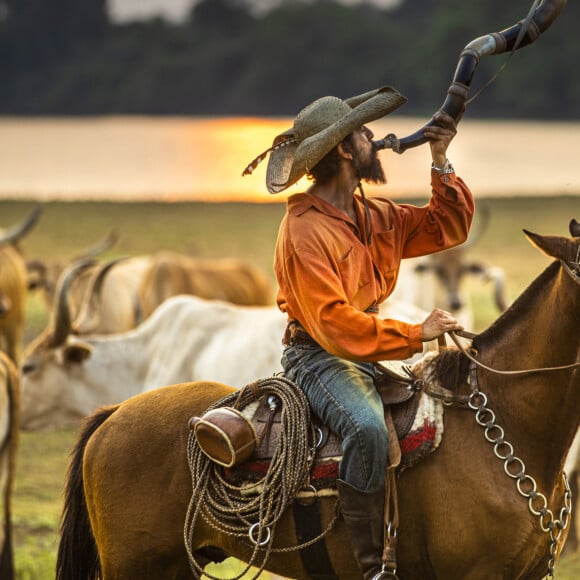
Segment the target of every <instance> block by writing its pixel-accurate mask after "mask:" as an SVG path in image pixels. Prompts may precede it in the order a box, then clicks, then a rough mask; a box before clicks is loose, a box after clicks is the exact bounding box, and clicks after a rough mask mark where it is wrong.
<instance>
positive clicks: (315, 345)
mask: <svg viewBox="0 0 580 580" xmlns="http://www.w3.org/2000/svg"><path fill="white" fill-rule="evenodd" d="M405 100H406V99H405V98H404V97H403V96H402V95H401V94H399V93H398V92H397V91H396V90H394V89H392V88H390V87H383V88H380V89H377V90H374V91H371V92H368V93H365V94H363V95H359V96H356V97H353V98H351V99H347V100H346V101H343V100H341V99H339V98H336V97H330V96H328V97H323V98H320V99H318V100H316V101H315V102H314V103H312V104H310V105H309V106H307V107H306V108H305V109H303V110H302V111H301V112H300V113H299V114H298V116H297V117H296V119H295V121H294V125H293V127H292V128H290V129H288V130H287V131H285V132H284V133H282V134H281V135H279V136H277V137H276V138H275V140H274V143H273V146H272V148H270V149H269V150H268V151H267V152H265V153H264V154H262V155H261V156H259V157H258V158H257V160H256V161H255V162H254V163H253V165H251V166H250V167H249V168H248V170H247V171H246V172H251V170H252V169H253V168H254V167H255V165H257V163H258V162H259V161H261V160H262V159H264V157H265V155H266V154H267V153H269V154H270V158H269V162H268V169H267V177H266V185H267V188H268V191H270V193H277V192H281V191H283V190H285V189H287V188H288V187H290V186H291V185H293V184H295V183H296V182H297V181H298V180H299V179H300V178H301V177H303V176H304V175H306V176H307V177H308V178H309V179H311V180H312V182H313V183H312V185H311V186H310V187H309V188H308V189H307V190H306V192H304V193H297V194H294V195H291V196H290V197H289V198H288V205H287V210H286V214H285V216H284V218H283V220H282V222H281V225H280V229H279V234H278V240H277V244H276V251H275V262H274V269H275V273H276V277H277V281H278V284H279V289H278V294H277V303H278V306H279V308H280V309H281V310H282V312H284V313H286V314H287V316H288V325H287V328H286V333H285V336H284V344H285V349H284V354H283V359H282V364H283V367H284V371H285V374H286V377H287V378H288V379H290V380H292V381H295V382H296V383H297V384H298V385H299V386H300V387H301V388H302V389H303V391H304V393H305V394H306V396H307V398H308V400H309V402H310V405H311V407H312V410H313V412H314V413H315V414H316V415H318V417H319V418H320V419H321V420H322V421H323V422H324V423H326V424H327V425H328V426H329V427H330V429H332V430H333V431H334V432H335V433H337V434H338V435H339V436H340V437H341V438H342V441H343V443H342V445H343V449H342V451H343V455H342V461H341V463H340V467H339V480H338V482H337V486H338V492H339V498H340V504H341V509H342V515H343V517H344V520H345V523H346V526H347V533H348V537H349V540H350V543H351V547H352V550H353V552H354V555H355V557H356V559H357V561H358V564H359V567H360V570H361V573H362V576H363V578H365V579H367V578H374V577H376V578H379V577H380V576H381V566H382V561H381V552H382V550H383V536H384V527H385V526H384V509H383V507H382V506H384V502H385V474H386V469H387V457H388V437H387V428H386V426H385V420H384V407H383V402H382V400H381V398H380V396H379V394H378V392H377V390H376V388H375V386H374V382H373V381H374V378H375V367H374V365H373V362H376V361H381V360H389V359H390V360H394V359H399V360H401V359H406V358H408V357H410V356H412V355H413V354H415V353H418V352H421V351H422V349H423V344H422V343H423V342H425V341H430V340H433V339H435V338H437V337H439V336H441V335H442V334H443V333H445V332H448V331H454V330H462V327H461V326H460V325H459V323H458V322H457V320H456V319H455V318H454V317H453V316H452V315H451V314H450V313H448V312H445V311H443V310H440V309H436V310H434V311H433V312H431V314H430V315H429V316H428V317H427V318H426V319H425V320H424V322H423V323H422V324H407V323H404V322H401V321H398V320H390V319H381V318H379V316H378V305H379V304H380V303H381V302H383V301H384V300H385V299H386V298H388V296H389V295H390V294H391V293H392V291H393V289H394V286H395V283H396V281H397V273H398V270H399V266H400V264H401V260H402V259H404V258H411V257H415V256H422V255H426V254H431V253H433V252H438V251H441V250H445V249H447V248H451V247H454V246H456V245H458V244H461V243H462V242H464V241H465V240H466V239H467V236H468V233H469V228H470V225H471V221H472V218H473V213H474V203H473V197H472V194H471V192H470V191H469V189H468V187H467V186H466V185H465V183H464V182H463V181H462V180H461V179H460V178H459V177H457V176H456V174H455V171H454V168H453V166H452V165H451V163H450V162H449V160H448V159H447V148H448V147H449V144H450V143H451V141H452V139H453V137H454V136H455V135H456V133H457V131H456V123H455V121H454V119H453V118H452V117H451V116H450V115H448V114H447V113H445V112H443V111H440V112H438V113H437V114H436V115H435V116H434V118H433V121H434V122H433V123H432V124H430V125H429V126H426V127H425V129H424V137H425V138H426V139H427V140H428V141H429V144H430V148H431V157H432V161H433V163H432V166H431V198H430V200H429V203H428V204H427V205H426V206H424V207H416V206H413V205H408V204H397V203H394V202H393V201H392V200H390V199H388V198H387V197H373V198H372V199H367V198H366V197H365V195H364V192H363V188H362V182H363V181H365V182H369V183H379V184H380V183H386V181H387V180H386V177H385V174H384V171H383V168H382V166H381V162H380V160H379V158H378V155H377V152H378V148H377V146H376V144H375V143H374V142H373V141H372V139H373V133H372V131H371V130H370V129H369V128H368V127H367V126H366V124H367V123H370V122H372V121H375V120H377V119H380V118H382V117H383V116H385V115H387V114H389V113H391V112H392V111H394V110H395V109H396V108H398V107H399V106H401V105H402V104H403V103H404V102H405ZM357 189H358V193H357V192H356V190H357Z"/></svg>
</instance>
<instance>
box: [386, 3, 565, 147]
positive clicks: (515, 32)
mask: <svg viewBox="0 0 580 580" xmlns="http://www.w3.org/2000/svg"><path fill="white" fill-rule="evenodd" d="M566 2H567V0H543V2H541V4H540V5H539V6H538V7H537V8H536V9H535V10H534V11H533V13H531V14H529V15H528V17H527V18H524V19H522V20H520V21H519V22H518V23H517V24H514V25H513V26H511V27H510V28H506V29H504V30H502V31H500V32H492V33H490V34H486V35H484V36H480V37H478V38H476V39H474V40H472V41H471V42H469V43H468V44H467V45H466V46H465V48H464V49H463V51H462V52H461V54H460V56H459V61H458V63H457V67H456V69H455V75H454V77H453V82H452V83H451V85H450V86H449V89H448V91H447V98H446V99H445V102H444V103H443V105H442V107H441V110H442V111H444V112H446V113H448V114H449V115H451V117H453V118H454V119H455V121H456V122H459V120H460V119H461V117H462V115H463V111H464V109H465V104H466V101H467V96H468V94H469V89H470V87H471V81H472V79H473V75H474V73H475V69H476V68H477V66H478V65H479V61H480V59H481V57H482V56H486V55H493V54H502V53H505V52H513V51H514V50H517V49H519V48H522V47H524V46H527V45H528V44H531V43H532V42H534V41H535V40H536V39H537V38H538V37H539V36H540V35H541V34H542V32H544V31H545V30H546V29H547V28H548V27H549V26H550V25H551V24H552V22H554V20H556V18H557V17H558V15H559V14H560V12H561V11H562V9H563V8H564V6H565V5H566ZM435 123H436V121H435V120H433V119H431V121H429V122H428V123H427V124H426V125H425V126H424V127H422V128H421V129H419V130H418V131H416V132H415V133H413V134H412V135H409V136H407V137H404V138H402V139H397V137H396V135H393V134H392V133H390V134H389V135H387V136H386V137H385V138H384V139H379V140H378V141H375V147H376V148H377V149H392V150H393V151H395V153H404V152H405V151H406V150H407V149H409V148H411V147H417V146H418V145H422V144H423V143H426V142H427V138H426V137H425V134H424V132H425V129H426V128H427V127H429V126H431V125H434V124H435Z"/></svg>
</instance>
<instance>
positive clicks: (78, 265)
mask: <svg viewBox="0 0 580 580" xmlns="http://www.w3.org/2000/svg"><path fill="white" fill-rule="evenodd" d="M94 264H95V261H94V260H82V261H80V262H75V263H74V264H71V265H70V266H69V267H68V268H67V269H66V270H65V271H64V272H63V273H62V275H61V277H60V278H59V282H58V286H57V289H56V297H55V301H54V308H53V314H52V316H53V319H52V333H51V338H50V341H49V343H50V346H53V347H55V346H59V345H61V344H63V343H64V341H65V340H66V337H67V336H68V335H69V334H70V332H71V330H72V323H71V315H70V308H69V304H68V293H69V289H70V287H71V284H72V283H73V281H74V279H75V278H76V277H77V276H79V274H80V273H81V272H83V271H84V270H86V269H87V268H89V267H90V266H93V265H94Z"/></svg>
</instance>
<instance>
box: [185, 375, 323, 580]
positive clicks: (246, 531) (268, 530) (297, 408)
mask: <svg viewBox="0 0 580 580" xmlns="http://www.w3.org/2000/svg"><path fill="white" fill-rule="evenodd" d="M271 394H274V395H276V396H277V397H278V398H279V399H280V400H281V401H282V407H281V422H282V429H281V430H280V439H279V441H278V443H277V446H276V449H275V451H274V456H273V457H272V461H271V463H270V466H269V468H268V470H267V472H266V474H265V475H264V477H263V478H261V479H260V480H259V481H258V482H254V483H250V484H242V485H240V486H236V485H232V484H231V483H230V482H228V481H227V480H226V479H225V477H224V471H223V467H221V466H220V465H218V464H217V463H214V462H213V461H211V460H210V459H209V458H208V457H207V456H206V455H205V454H204V453H203V452H202V451H201V449H200V447H199V445H198V444H197V440H196V439H195V435H194V433H193V431H191V432H190V434H189V439H188V445H187V458H188V464H189V468H190V471H191V478H192V487H193V492H192V496H191V500H190V502H189V506H188V509H187V515H186V519H185V527H184V532H183V535H184V541H185V548H186V550H187V553H188V556H189V564H190V567H191V571H192V572H193V575H194V577H201V576H202V575H205V576H207V577H208V578H212V579H214V580H217V578H216V577H215V576H212V575H211V574H209V573H207V572H204V571H203V568H202V567H201V566H200V565H199V563H198V562H197V560H196V558H195V555H194V553H193V550H192V548H191V546H192V540H193V536H194V533H195V525H196V522H197V521H198V520H199V518H200V517H201V518H203V520H204V521H205V522H206V523H207V524H208V525H209V526H210V527H211V528H213V529H214V530H216V531H217V532H218V533H226V534H229V535H232V536H235V537H238V538H244V539H249V541H248V545H251V544H253V550H252V556H251V559H250V560H249V561H248V563H247V567H246V568H245V570H244V571H243V572H241V573H240V574H239V575H238V576H235V578H233V579H232V580H237V579H239V578H241V577H242V576H244V574H246V573H247V572H248V570H249V568H250V567H251V566H256V561H257V559H258V554H259V553H260V552H261V553H262V559H261V562H260V564H259V570H258V572H257V574H256V575H255V576H254V578H257V577H258V576H259V575H260V573H261V572H262V571H263V570H264V567H265V565H266V563H267V561H268V557H269V555H270V552H271V551H272V544H273V540H274V534H275V530H276V523H277V522H278V520H279V519H280V518H281V517H282V515H283V514H284V512H285V511H286V509H287V508H288V507H289V506H290V504H291V503H292V502H293V501H294V499H295V497H296V495H297V493H298V492H299V491H300V490H301V489H302V488H303V487H304V485H305V482H306V481H307V479H308V474H309V473H310V469H311V467H312V462H313V460H314V451H315V449H314V445H313V441H314V432H313V428H312V427H311V421H310V407H309V405H308V400H307V399H306V396H305V395H304V393H303V392H302V391H301V390H300V389H299V388H298V387H297V385H295V384H294V383H293V382H291V381H289V380H288V379H286V378H284V377H270V378H267V379H261V380H259V381H256V382H255V383H252V384H251V385H248V386H246V387H244V389H242V390H241V391H238V392H236V393H232V394H231V395H228V396H227V397H225V398H223V399H220V400H219V401H217V402H216V403H214V404H213V405H212V406H211V407H209V408H208V410H210V409H215V408H218V407H226V406H233V405H234V403H235V406H236V407H238V408H239V409H243V408H244V407H246V406H247V405H248V404H250V403H252V402H254V401H256V400H258V399H259V398H261V397H263V396H264V395H271Z"/></svg>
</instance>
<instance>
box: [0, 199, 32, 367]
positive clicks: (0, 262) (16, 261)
mask: <svg viewBox="0 0 580 580" xmlns="http://www.w3.org/2000/svg"><path fill="white" fill-rule="evenodd" d="M41 213H42V206H40V205H38V206H36V207H35V208H34V210H33V211H32V212H31V213H30V214H29V215H28V217H27V218H26V219H24V220H23V221H22V223H20V224H18V225H16V226H13V227H12V228H10V229H7V230H4V232H2V233H0V305H1V313H0V349H2V350H4V352H6V353H7V354H8V356H9V357H10V358H11V359H12V360H13V361H14V362H16V363H17V362H18V358H19V356H20V352H21V350H22V341H23V337H24V315H25V308H26V292H27V287H28V276H27V272H26V261H25V260H24V257H23V255H22V252H21V251H20V249H19V247H18V245H17V244H18V242H19V241H20V240H21V239H22V238H23V237H24V236H25V235H26V234H27V233H28V232H29V231H30V230H31V229H32V228H33V227H34V225H35V224H36V222H37V221H38V218H39V217H40V214H41Z"/></svg>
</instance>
